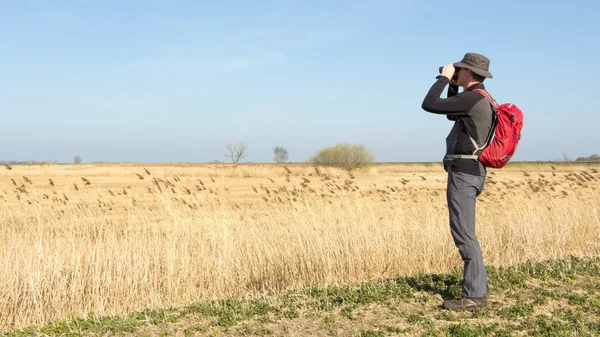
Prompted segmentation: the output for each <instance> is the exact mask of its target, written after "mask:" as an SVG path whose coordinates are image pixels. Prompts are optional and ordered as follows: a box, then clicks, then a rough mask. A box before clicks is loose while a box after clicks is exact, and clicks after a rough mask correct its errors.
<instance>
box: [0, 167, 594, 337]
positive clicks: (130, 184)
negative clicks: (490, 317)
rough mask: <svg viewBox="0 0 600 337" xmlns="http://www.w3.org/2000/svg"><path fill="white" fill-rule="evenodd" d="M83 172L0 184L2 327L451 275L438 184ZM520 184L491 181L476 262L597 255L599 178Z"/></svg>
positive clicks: (437, 178)
mask: <svg viewBox="0 0 600 337" xmlns="http://www.w3.org/2000/svg"><path fill="white" fill-rule="evenodd" d="M83 167H84V168H83V169H82V170H80V171H64V172H62V171H60V170H58V169H56V168H50V169H48V170H49V171H47V172H45V171H44V170H46V169H44V170H42V169H40V170H38V171H35V170H32V169H31V168H26V167H25V168H22V167H16V166H14V167H13V169H12V170H10V171H8V170H5V172H4V173H3V174H4V176H3V177H2V178H3V180H4V181H3V183H2V185H0V196H2V198H0V207H2V212H1V213H0V227H1V228H0V272H1V273H2V275H3V277H2V278H0V326H1V327H2V328H3V329H11V328H18V327H23V326H26V325H30V324H42V323H46V322H47V321H48V320H55V319H69V318H72V317H74V316H79V317H85V316H86V315H87V314H90V313H91V314H94V315H97V316H98V315H114V314H123V313H127V312H131V311H135V310H141V309H145V308H160V307H169V306H179V305H185V304H189V303H191V302H194V301H199V300H210V299H217V298H222V297H226V296H253V295H258V294H261V293H264V292H273V291H281V290H284V289H289V288H295V287H305V286H309V285H327V284H340V283H346V282H354V281H360V280H374V279H378V278H382V277H393V276H398V275H409V274H414V273H419V272H445V271H449V270H451V269H452V268H455V267H460V266H461V261H460V257H459V255H458V252H457V250H456V249H455V247H454V245H453V242H452V239H451V237H450V232H449V229H448V224H447V218H448V215H447V210H446V206H445V194H444V193H445V192H444V183H445V178H444V176H443V174H441V173H439V172H436V173H423V172H427V171H426V170H424V171H413V172H410V171H408V172H406V173H401V171H402V169H399V170H398V171H397V172H393V171H394V170H393V168H390V171H388V172H387V174H386V175H380V176H376V175H373V174H372V173H369V172H364V173H363V174H362V175H361V174H357V175H356V176H349V175H347V174H345V173H344V172H341V171H335V170H327V169H319V170H315V169H314V168H309V167H301V168H297V167H291V168H288V170H291V171H292V173H295V174H292V173H290V172H288V170H286V169H284V168H283V167H269V168H268V169H267V170H272V171H269V172H270V173H273V172H277V173H278V174H271V175H270V176H269V177H268V178H270V179H266V178H262V174H257V175H256V176H254V177H247V178H243V177H235V176H233V175H226V174H221V175H219V174H218V170H213V171H210V172H211V173H210V174H207V173H208V170H210V169H207V168H194V167H191V168H188V170H190V172H188V171H185V169H182V168H172V167H166V168H162V169H158V168H156V167H154V168H153V167H148V166H145V167H146V169H145V170H144V169H142V168H141V167H132V168H131V169H132V170H133V171H131V172H128V170H129V168H123V169H122V170H123V171H125V172H128V174H123V173H122V172H120V171H116V172H118V173H115V174H114V175H112V176H110V175H107V176H103V175H102V174H98V173H96V174H94V172H92V171H86V170H89V168H85V165H84V166H83ZM111 170H116V169H114V168H111ZM201 170H207V171H202V172H203V173H204V174H203V175H196V174H195V173H194V172H198V171H201ZM279 171H281V172H279ZM398 172H400V173H398ZM528 172H529V173H528V176H524V175H522V173H521V171H520V170H514V171H506V172H503V171H498V172H494V173H493V174H491V175H490V177H489V179H488V182H487V184H486V190H485V192H484V194H483V195H482V196H481V202H480V203H479V204H478V213H477V233H478V236H479V239H480V242H481V245H482V249H483V253H484V257H485V260H486V262H487V263H489V264H493V265H509V264H513V263H517V262H521V261H525V260H529V259H532V260H539V259H548V258H560V257H564V256H567V255H571V254H576V255H594V254H598V252H599V251H600V221H599V215H600V209H599V206H598V205H600V196H598V193H597V188H598V187H599V186H598V183H597V180H596V179H597V178H599V175H598V174H597V172H596V173H594V172H591V171H588V170H587V169H585V168H577V170H575V171H572V172H559V174H558V175H556V176H552V175H551V174H548V172H544V173H541V174H540V173H537V172H534V171H528ZM584 172H585V173H584ZM134 173H137V175H136V174H134ZM279 173H281V174H279ZM23 176H26V177H27V180H29V181H30V183H27V182H26V181H25V180H24V178H23ZM542 176H543V177H542ZM82 177H83V178H82ZM92 177H94V178H93V179H92ZM140 177H143V178H144V179H140ZM286 178H287V179H286ZM424 178H426V179H424ZM10 179H13V180H14V183H15V184H16V185H15V184H13V182H12V181H11V180H10ZM49 179H51V180H50V181H51V182H52V184H49V183H48V181H49ZM582 180H583V181H582ZM76 181H78V182H79V183H80V182H81V181H84V182H85V183H84V184H81V186H79V187H78V188H77V189H75V188H74V186H73V184H74V183H75V182H76ZM90 181H91V183H89V184H88V183H87V182H90ZM19 188H22V189H24V190H18V189H19Z"/></svg>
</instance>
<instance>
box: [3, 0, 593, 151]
mask: <svg viewBox="0 0 600 337" xmlns="http://www.w3.org/2000/svg"><path fill="white" fill-rule="evenodd" d="M598 13H600V3H599V2H596V1H560V2H544V3H543V4H542V2H539V1H538V2H533V1H531V2H524V1H523V2H521V1H489V2H488V1H400V0H398V1H387V0H371V1H367V0H363V1H358V0H348V1H308V0H305V1H285V0H281V1H276V0H271V1H252V0H247V1H157V0H145V1H115V0H103V1H84V0H79V1H76V0H70V1H69V0H65V1H42V0H37V1H35V0H18V1H17V0H0V46H1V51H2V52H1V53H0V116H1V117H2V132H0V160H58V161H66V162H70V161H72V160H73V157H74V156H75V155H80V156H81V157H82V158H83V160H84V162H91V161H142V162H169V161H182V162H190V161H191V162H203V161H212V160H226V158H225V157H224V155H223V154H224V152H225V151H224V149H225V141H227V140H229V141H232V142H237V141H242V140H243V141H246V142H247V144H248V147H249V150H248V156H247V157H246V158H245V159H244V160H243V161H252V162H272V161H273V151H272V148H273V147H274V146H284V147H287V149H288V150H289V152H290V158H289V159H290V160H291V161H304V160H306V159H308V158H309V157H310V156H311V155H312V154H314V153H315V152H316V151H318V150H319V149H321V148H323V147H325V146H330V145H334V144H336V143H342V142H348V143H360V144H364V145H365V146H367V147H368V148H369V149H370V150H371V151H372V152H373V153H374V154H375V156H376V159H377V160H378V161H438V160H440V159H441V158H442V156H443V154H444V146H445V144H444V142H445V137H446V135H447V133H448V131H449V130H450V128H451V126H452V124H451V122H450V121H448V120H446V118H445V117H444V116H439V115H434V114H429V113H427V112H425V111H423V110H422V109H421V102H422V100H423V97H424V95H425V94H426V92H427V91H428V89H429V88H430V86H431V85H432V84H433V82H434V81H435V76H436V75H437V71H438V67H439V66H441V65H443V64H446V63H450V62H454V61H458V60H460V59H461V58H462V56H463V55H464V54H465V53H466V52H468V51H473V52H478V53H482V54H484V55H486V56H488V57H489V58H490V59H491V72H492V73H493V75H494V78H493V79H490V80H486V82H485V84H486V86H487V88H488V90H490V91H491V93H492V94H493V95H494V96H495V98H496V99H497V100H498V101H501V102H506V101H510V102H513V103H516V104H517V105H519V106H520V107H521V108H522V109H523V111H524V114H525V126H524V130H523V133H524V134H523V139H522V141H521V144H520V147H519V149H518V152H517V155H516V156H515V160H548V159H562V158H563V155H564V154H567V155H568V156H569V157H570V158H571V159H574V158H576V157H578V156H588V155H591V154H593V153H600V132H598V130H599V128H600V109H599V108H598V106H597V105H596V102H597V101H598V100H597V97H598V96H596V95H597V93H596V92H597V90H598V87H597V86H596V83H597V81H598V73H599V72H600V57H599V55H598V52H599V51H600V50H599V49H600V47H599V43H598V41H600V37H599V36H600V34H599V33H600V23H599V22H600V21H599V20H598V19H597V14H598Z"/></svg>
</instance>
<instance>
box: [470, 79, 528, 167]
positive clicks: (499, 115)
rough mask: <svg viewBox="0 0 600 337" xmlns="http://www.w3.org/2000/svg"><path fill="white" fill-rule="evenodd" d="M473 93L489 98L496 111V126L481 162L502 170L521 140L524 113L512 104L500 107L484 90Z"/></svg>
mask: <svg viewBox="0 0 600 337" xmlns="http://www.w3.org/2000/svg"><path fill="white" fill-rule="evenodd" d="M473 91H477V92H479V93H480V94H482V95H483V96H484V97H485V98H487V100H488V101H490V103H491V104H492V106H493V107H494V109H495V110H496V120H495V125H492V131H491V132H490V136H489V137H488V140H487V142H486V144H488V145H487V146H486V147H485V148H484V149H483V151H482V152H481V155H480V156H479V161H480V162H481V163H482V164H483V165H485V166H487V167H493V168H502V167H504V166H505V165H506V164H507V163H508V162H509V161H510V159H511V158H512V156H513V155H514V153H515V150H516V149H517V145H518V144H519V140H521V130H522V129H523V112H522V111H521V109H519V107H517V106H516V105H515V104H512V103H503V104H500V105H498V103H496V101H495V100H493V99H492V98H491V97H490V95H488V93H487V92H485V91H484V90H481V89H475V90H473ZM490 138H491V139H490Z"/></svg>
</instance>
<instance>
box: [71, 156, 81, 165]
mask: <svg viewBox="0 0 600 337" xmlns="http://www.w3.org/2000/svg"><path fill="white" fill-rule="evenodd" d="M73 163H75V164H81V157H80V156H75V158H73Z"/></svg>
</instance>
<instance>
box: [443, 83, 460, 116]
mask: <svg viewBox="0 0 600 337" xmlns="http://www.w3.org/2000/svg"><path fill="white" fill-rule="evenodd" d="M440 76H441V75H440ZM456 95H458V85H456V84H452V81H450V85H449V86H448V92H447V94H446V97H452V96H456ZM446 118H448V120H451V121H455V120H457V119H458V116H453V115H446Z"/></svg>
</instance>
